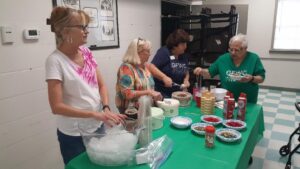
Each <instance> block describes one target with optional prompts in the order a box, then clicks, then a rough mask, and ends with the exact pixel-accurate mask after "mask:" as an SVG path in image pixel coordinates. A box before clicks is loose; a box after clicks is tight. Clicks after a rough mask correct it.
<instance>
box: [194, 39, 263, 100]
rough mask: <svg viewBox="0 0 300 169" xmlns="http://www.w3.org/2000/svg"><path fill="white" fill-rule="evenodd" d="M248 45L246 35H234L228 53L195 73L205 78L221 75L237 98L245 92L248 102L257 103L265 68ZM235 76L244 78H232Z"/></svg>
mask: <svg viewBox="0 0 300 169" xmlns="http://www.w3.org/2000/svg"><path fill="white" fill-rule="evenodd" d="M247 46H248V42H247V39H246V36H245V35H243V34H238V35H235V36H233V37H232V38H231V39H230V41H229V49H228V53H225V54H224V55H222V56H220V57H219V58H218V59H217V60H216V61H215V62H214V63H213V64H212V65H211V66H210V67H209V68H208V69H202V68H201V67H197V68H196V69H194V73H195V74H196V75H202V76H204V77H205V78H211V77H214V76H216V75H219V77H220V80H221V86H222V87H223V88H225V89H227V90H229V91H231V92H232V93H233V94H234V97H235V99H236V100H237V98H238V97H239V95H240V93H241V92H243V93H246V94H247V100H248V102H250V103H256V102H257V96H258V83H262V82H263V81H264V79H265V69H264V66H263V64H262V62H261V60H260V58H259V56H258V55H257V54H255V53H252V52H249V51H247ZM235 76H236V77H242V78H241V79H239V80H237V79H238V78H232V77H235Z"/></svg>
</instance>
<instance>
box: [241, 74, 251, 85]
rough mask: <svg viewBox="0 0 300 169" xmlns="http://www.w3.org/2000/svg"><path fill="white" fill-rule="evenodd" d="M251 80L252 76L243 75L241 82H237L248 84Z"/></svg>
mask: <svg viewBox="0 0 300 169" xmlns="http://www.w3.org/2000/svg"><path fill="white" fill-rule="evenodd" d="M253 79H254V76H252V75H245V76H244V77H242V78H241V80H239V82H242V83H249V82H251V81H253Z"/></svg>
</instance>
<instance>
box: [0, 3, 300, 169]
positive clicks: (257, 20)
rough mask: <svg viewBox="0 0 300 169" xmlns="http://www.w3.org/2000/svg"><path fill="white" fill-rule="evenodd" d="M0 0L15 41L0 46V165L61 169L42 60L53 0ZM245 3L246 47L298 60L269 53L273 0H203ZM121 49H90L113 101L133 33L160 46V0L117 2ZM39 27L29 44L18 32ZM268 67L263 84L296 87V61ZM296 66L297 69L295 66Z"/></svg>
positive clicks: (49, 44) (0, 13)
mask: <svg viewBox="0 0 300 169" xmlns="http://www.w3.org/2000/svg"><path fill="white" fill-rule="evenodd" d="M17 3H18V5H16V2H15V1H10V0H2V1H1V2H0V26H4V25H9V26H12V27H13V31H14V34H15V38H14V40H15V42H14V44H13V45H2V44H0V168H1V169H20V168H22V169H60V168H61V169H62V168H63V164H62V160H61V157H60V154H59V148H58V143H57V139H56V133H55V121H54V116H53V115H52V114H51V112H50V109H49V106H48V100H47V91H46V83H45V81H44V61H45V58H46V57H47V56H48V54H50V53H51V51H52V50H53V49H54V48H55V44H54V35H53V33H51V32H50V28H49V26H47V25H45V22H46V21H45V19H46V18H47V17H49V15H50V11H51V9H52V4H51V0H47V1H46V0H44V1H40V0H26V1H18V2H17ZM206 3H207V4H249V13H248V27H247V34H248V38H249V50H252V51H255V52H257V53H258V54H259V55H260V56H261V57H266V58H278V57H281V58H296V59H299V55H287V54H284V55H283V54H277V55H275V54H269V52H268V51H269V49H270V46H271V38H272V26H273V15H274V7H275V1H274V0H264V1H261V0H251V1H250V0H218V1H214V0H211V1H210V0H207V1H205V2H204V4H206ZM118 11H119V15H118V16H119V32H120V34H119V36H120V48H118V49H110V50H97V51H93V52H94V55H95V57H96V59H97V61H98V63H99V66H100V70H101V72H102V74H103V76H104V79H105V81H106V84H107V86H108V88H109V91H110V100H111V103H112V105H113V100H114V94H115V92H114V91H115V89H114V85H115V81H116V72H117V68H118V66H119V64H120V63H121V57H122V55H123V53H124V52H125V50H126V48H127V45H128V43H129V42H130V40H131V39H133V38H135V37H139V36H140V37H144V38H148V39H150V40H151V41H152V42H153V51H154V52H155V51H156V49H157V48H158V47H159V46H160V0H119V1H118ZM27 27H38V28H40V30H41V36H40V39H39V41H37V42H27V41H24V40H23V38H22V31H23V29H25V28H27ZM263 63H264V64H265V67H266V69H267V80H266V82H265V85H268V86H276V87H287V88H295V89H299V88H300V81H299V79H298V77H300V76H299V72H300V71H299V67H300V63H299V61H278V60H263ZM297 68H298V69H297Z"/></svg>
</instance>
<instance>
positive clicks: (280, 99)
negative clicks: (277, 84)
mask: <svg viewBox="0 0 300 169" xmlns="http://www.w3.org/2000/svg"><path fill="white" fill-rule="evenodd" d="M296 101H300V93H299V92H297V93H296V92H287V91H280V90H271V89H260V91H259V99H258V104H261V105H263V110H264V121H265V132H264V137H263V138H262V140H260V142H259V143H258V144H257V146H256V147H255V150H254V152H253V154H252V156H253V163H252V165H250V166H249V168H248V169H284V168H285V163H286V161H287V159H288V158H287V156H286V157H282V156H280V154H279V149H280V148H281V147H282V146H283V145H286V144H287V143H288V139H289V136H290V134H291V133H292V132H293V131H294V130H295V129H296V128H297V127H298V125H299V123H300V113H299V112H298V111H297V110H296V108H295V106H294V103H295V102H296ZM297 139H298V135H295V136H294V137H293V144H294V145H296V144H299V142H298V140H297ZM293 148H294V146H292V149H293ZM292 168H294V169H300V154H294V155H293V158H292Z"/></svg>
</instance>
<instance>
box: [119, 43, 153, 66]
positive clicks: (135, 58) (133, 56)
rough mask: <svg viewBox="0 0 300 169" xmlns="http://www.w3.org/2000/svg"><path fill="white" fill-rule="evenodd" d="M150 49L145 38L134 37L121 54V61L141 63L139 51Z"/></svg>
mask: <svg viewBox="0 0 300 169" xmlns="http://www.w3.org/2000/svg"><path fill="white" fill-rule="evenodd" d="M150 49H151V42H150V41H148V40H145V39H141V38H136V39H133V40H132V41H131V42H130V44H129V46H128V49H127V51H126V53H125V55H124V56H123V62H124V63H130V64H133V65H139V64H141V60H140V56H139V54H138V53H139V52H141V51H142V50H150Z"/></svg>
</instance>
